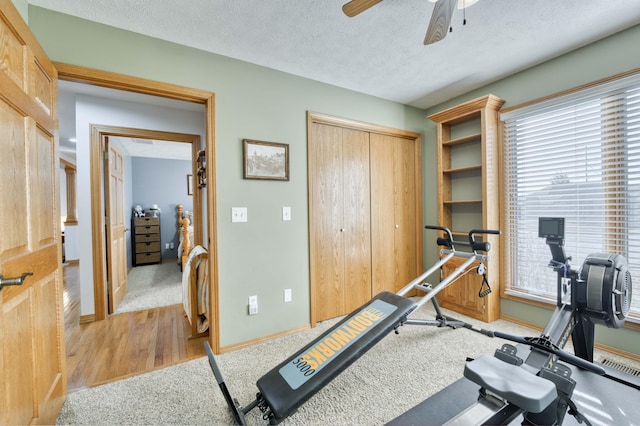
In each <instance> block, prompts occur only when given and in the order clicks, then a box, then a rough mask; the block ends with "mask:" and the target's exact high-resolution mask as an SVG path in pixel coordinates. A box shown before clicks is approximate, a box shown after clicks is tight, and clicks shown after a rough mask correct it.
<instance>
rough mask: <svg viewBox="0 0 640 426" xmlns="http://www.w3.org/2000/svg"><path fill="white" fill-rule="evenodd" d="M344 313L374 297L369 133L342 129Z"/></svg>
mask: <svg viewBox="0 0 640 426" xmlns="http://www.w3.org/2000/svg"><path fill="white" fill-rule="evenodd" d="M342 154H343V157H342V161H343V163H342V164H343V176H344V183H343V185H344V186H343V188H344V190H343V192H344V210H343V215H344V222H343V228H342V229H343V230H344V231H343V232H342V234H343V242H344V255H345V256H344V257H345V269H344V297H345V313H348V312H351V311H353V310H354V309H356V308H357V307H359V306H360V305H362V304H364V303H365V302H366V301H367V300H369V299H371V296H372V295H371V221H370V220H371V215H370V212H371V205H370V202H371V201H370V196H369V193H370V185H369V133H367V132H362V131H359V130H350V129H344V130H343V139H342Z"/></svg>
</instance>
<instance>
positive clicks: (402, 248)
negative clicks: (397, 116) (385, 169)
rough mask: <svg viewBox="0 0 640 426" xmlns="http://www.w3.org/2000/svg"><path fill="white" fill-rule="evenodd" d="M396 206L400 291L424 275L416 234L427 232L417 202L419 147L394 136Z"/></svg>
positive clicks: (398, 283)
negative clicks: (421, 224)
mask: <svg viewBox="0 0 640 426" xmlns="http://www.w3.org/2000/svg"><path fill="white" fill-rule="evenodd" d="M392 139H393V140H392V142H391V143H393V147H394V150H393V159H394V162H393V184H394V192H393V196H394V198H393V205H394V218H395V224H394V230H395V234H394V242H395V261H396V264H397V267H396V269H397V272H396V281H395V287H393V289H392V290H391V291H393V292H397V291H399V290H400V289H401V288H402V287H404V286H405V285H406V284H408V283H409V282H410V281H412V280H413V279H414V278H416V277H417V276H418V275H420V274H421V273H422V271H421V270H420V269H419V268H418V265H419V263H420V261H419V259H418V254H419V250H418V248H417V241H418V239H417V238H416V233H421V232H423V231H422V229H421V226H420V223H419V222H418V219H417V218H416V203H417V202H418V199H421V197H420V196H419V195H418V194H417V193H416V176H417V173H416V166H415V159H416V155H415V144H414V142H413V140H409V139H404V138H398V137H393V138H392Z"/></svg>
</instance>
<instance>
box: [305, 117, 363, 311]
mask: <svg viewBox="0 0 640 426" xmlns="http://www.w3.org/2000/svg"><path fill="white" fill-rule="evenodd" d="M308 155H309V204H310V206H312V207H311V208H310V211H309V215H310V220H309V223H310V228H309V229H310V256H311V262H310V279H311V319H312V323H315V322H317V321H322V320H325V319H329V318H334V317H337V316H340V315H345V314H347V313H349V312H351V311H352V310H353V309H355V308H356V307H358V306H360V305H361V304H363V303H364V302H366V301H367V300H369V299H370V298H371V272H370V271H371V252H370V247H371V243H370V237H369V232H370V222H369V220H370V209H369V192H370V191H369V158H368V156H369V139H368V133H367V132H362V131H357V130H350V129H343V128H341V127H337V126H330V125H325V124H319V123H313V124H312V125H311V137H310V138H309V152H308Z"/></svg>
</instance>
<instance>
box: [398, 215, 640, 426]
mask: <svg viewBox="0 0 640 426" xmlns="http://www.w3.org/2000/svg"><path fill="white" fill-rule="evenodd" d="M539 236H540V237H542V238H545V240H546V243H547V245H548V246H549V248H550V250H551V254H552V260H551V262H550V266H551V267H552V268H553V269H554V270H555V271H556V273H557V277H558V279H557V285H558V291H557V298H558V301H557V306H556V309H555V311H554V313H553V315H552V317H551V319H550V320H549V322H548V323H547V325H546V327H545V328H544V330H543V332H542V334H541V335H540V336H538V337H519V336H511V335H508V334H505V333H501V332H497V331H496V332H494V336H495V337H499V338H504V339H507V340H511V341H514V342H516V343H518V345H517V346H512V345H510V344H505V345H503V347H502V348H501V349H499V350H498V351H496V353H495V354H494V357H490V356H483V357H480V358H478V359H476V360H472V361H470V362H468V363H467V365H466V366H465V371H464V378H463V379H460V380H458V381H457V382H455V383H453V384H452V385H450V386H448V387H447V388H445V389H443V390H442V391H440V392H439V393H437V394H436V395H434V396H432V397H430V398H429V399H427V400H425V401H424V402H422V403H421V404H419V405H418V406H416V407H414V408H413V409H411V410H409V411H408V412H406V413H404V414H403V415H401V416H399V417H398V418H396V419H394V420H393V421H392V422H390V424H412V423H416V422H419V423H424V422H428V423H433V424H452V425H455V424H467V425H471V424H509V423H510V422H512V421H514V419H516V418H518V417H519V416H522V417H523V418H524V421H525V424H550V425H559V424H562V423H563V421H564V420H565V415H566V413H567V412H568V413H570V414H572V415H573V416H574V417H575V418H576V420H577V421H578V422H579V423H582V422H585V423H587V424H589V420H588V418H591V419H592V420H600V422H602V418H604V419H606V420H605V421H604V423H606V424H616V425H618V424H632V423H633V419H637V418H638V417H639V416H640V408H639V407H637V401H638V397H639V396H640V394H639V393H638V391H639V390H640V380H638V378H637V377H635V376H632V375H630V374H625V373H622V372H618V371H615V370H613V369H610V368H607V367H604V366H602V365H598V364H594V363H593V362H592V361H593V344H594V341H593V331H594V324H596V323H597V324H601V325H604V326H607V327H610V328H619V327H620V326H622V324H623V323H624V320H625V318H626V316H627V314H628V312H629V309H630V305H631V277H630V273H629V271H628V266H627V262H626V260H625V259H624V258H623V257H622V256H620V255H607V254H601V253H596V254H592V255H590V256H588V257H587V259H586V260H585V261H584V263H583V265H582V268H581V270H580V271H577V270H574V269H572V268H571V267H570V265H569V263H568V261H569V258H568V257H566V255H565V253H564V219H562V218H540V221H539ZM569 336H571V337H572V340H573V347H574V352H575V355H576V356H574V355H571V354H569V353H567V352H564V351H563V350H562V347H564V345H565V344H566V343H567V341H568V339H569ZM565 363H568V364H570V365H566V364H565ZM478 386H479V388H478ZM574 392H575V393H576V395H578V397H580V398H582V400H580V401H578V402H575V401H574V400H573V399H572V396H573V395H574ZM443 401H448V402H449V404H450V405H454V406H455V409H456V410H457V414H454V415H450V414H449V413H447V414H446V415H444V416H443V415H442V414H441V411H442V410H440V407H441V405H442V403H443ZM596 403H597V404H598V405H599V406H600V408H599V409H597V410H594V409H593V405H594V404H596ZM449 408H451V407H449ZM603 410H606V412H604V411H603ZM598 416H601V419H598ZM567 420H568V419H567Z"/></svg>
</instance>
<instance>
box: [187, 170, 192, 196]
mask: <svg viewBox="0 0 640 426" xmlns="http://www.w3.org/2000/svg"><path fill="white" fill-rule="evenodd" d="M187 195H193V175H187Z"/></svg>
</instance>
